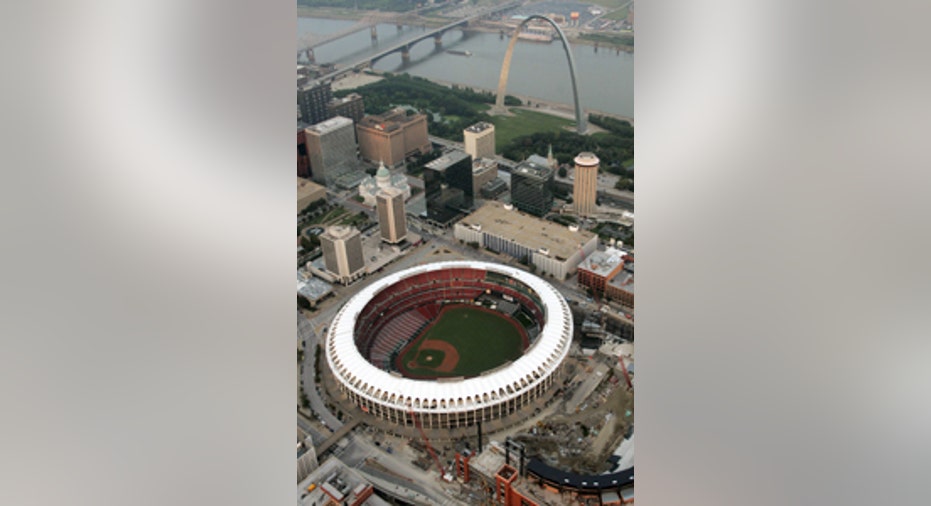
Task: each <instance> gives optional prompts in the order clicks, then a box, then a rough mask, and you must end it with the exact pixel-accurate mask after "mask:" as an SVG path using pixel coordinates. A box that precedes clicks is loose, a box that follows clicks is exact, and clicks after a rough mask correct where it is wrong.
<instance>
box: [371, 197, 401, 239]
mask: <svg viewBox="0 0 931 506" xmlns="http://www.w3.org/2000/svg"><path fill="white" fill-rule="evenodd" d="M375 201H376V204H375V205H376V209H377V210H378V227H379V229H380V230H381V240H382V241H385V242H387V243H390V244H397V243H399V242H401V241H403V240H404V239H406V238H407V218H406V217H405V216H404V192H402V191H401V190H399V189H397V188H394V187H391V186H389V187H387V188H382V189H381V190H379V192H378V193H377V194H376V195H375Z"/></svg>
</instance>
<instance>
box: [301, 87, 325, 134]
mask: <svg viewBox="0 0 931 506" xmlns="http://www.w3.org/2000/svg"><path fill="white" fill-rule="evenodd" d="M332 99H333V90H332V89H331V88H330V83H311V84H308V85H305V86H302V87H300V88H298V90H297V105H298V107H299V108H300V110H301V119H302V120H304V122H305V123H310V124H314V123H320V122H321V121H323V120H326V119H329V117H330V116H329V114H328V113H327V104H329V103H330V100H332Z"/></svg>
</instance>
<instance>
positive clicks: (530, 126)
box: [491, 108, 575, 152]
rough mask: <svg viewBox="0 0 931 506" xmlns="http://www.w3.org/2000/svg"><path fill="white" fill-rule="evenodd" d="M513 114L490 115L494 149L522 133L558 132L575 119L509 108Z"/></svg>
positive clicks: (496, 149)
mask: <svg viewBox="0 0 931 506" xmlns="http://www.w3.org/2000/svg"><path fill="white" fill-rule="evenodd" d="M511 112H512V113H514V116H492V118H491V122H492V123H494V125H495V151H497V152H501V150H502V149H503V148H504V147H505V146H507V145H508V143H510V142H511V140H512V139H514V138H517V137H520V136H522V135H531V134H535V133H537V132H559V131H561V130H563V129H564V128H565V127H567V126H571V125H574V124H575V121H573V120H569V119H565V118H560V117H559V116H552V115H550V114H544V113H542V112H536V111H528V110H525V109H517V108H511Z"/></svg>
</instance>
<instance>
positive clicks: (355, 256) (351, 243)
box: [320, 225, 365, 285]
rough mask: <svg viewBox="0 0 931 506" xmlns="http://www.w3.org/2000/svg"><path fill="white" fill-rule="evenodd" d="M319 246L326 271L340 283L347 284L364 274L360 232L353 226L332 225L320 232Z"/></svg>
mask: <svg viewBox="0 0 931 506" xmlns="http://www.w3.org/2000/svg"><path fill="white" fill-rule="evenodd" d="M320 247H321V248H322V249H323V261H324V265H325V266H326V270H327V272H329V273H330V274H332V275H333V276H334V277H335V278H336V279H337V280H338V281H339V282H340V283H342V284H344V285H345V284H349V283H350V282H352V281H354V280H356V279H358V278H361V277H362V276H363V275H364V274H365V257H364V256H363V254H362V234H360V233H359V230H358V229H356V228H355V227H347V226H343V225H334V226H332V227H327V229H326V231H325V232H324V233H322V234H320Z"/></svg>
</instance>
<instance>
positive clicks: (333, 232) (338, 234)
mask: <svg viewBox="0 0 931 506" xmlns="http://www.w3.org/2000/svg"><path fill="white" fill-rule="evenodd" d="M358 233H359V229H357V228H356V227H351V226H348V225H331V226H329V227H327V228H326V231H325V232H324V233H323V234H321V235H320V237H326V238H327V239H330V240H334V241H339V240H345V239H349V238H350V237H352V236H354V235H356V234H358Z"/></svg>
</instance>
